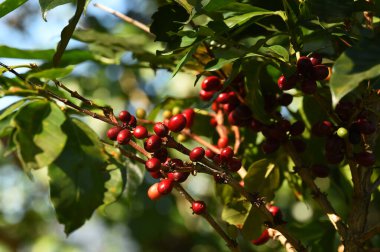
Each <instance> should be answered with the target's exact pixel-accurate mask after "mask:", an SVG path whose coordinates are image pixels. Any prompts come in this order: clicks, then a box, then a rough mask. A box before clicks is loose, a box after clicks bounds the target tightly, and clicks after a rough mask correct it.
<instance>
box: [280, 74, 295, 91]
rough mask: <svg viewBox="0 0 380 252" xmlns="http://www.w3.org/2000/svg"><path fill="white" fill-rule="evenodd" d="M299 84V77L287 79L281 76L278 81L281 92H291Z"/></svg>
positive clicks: (293, 76)
mask: <svg viewBox="0 0 380 252" xmlns="http://www.w3.org/2000/svg"><path fill="white" fill-rule="evenodd" d="M296 84H297V76H296V75H292V76H290V77H285V75H281V76H280V78H278V80H277V85H278V87H279V88H280V89H281V90H289V89H292V88H294V87H295V86H296Z"/></svg>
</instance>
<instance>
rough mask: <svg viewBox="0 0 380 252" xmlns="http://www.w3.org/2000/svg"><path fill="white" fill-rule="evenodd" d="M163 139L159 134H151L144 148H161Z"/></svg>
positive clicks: (153, 150) (151, 150)
mask: <svg viewBox="0 0 380 252" xmlns="http://www.w3.org/2000/svg"><path fill="white" fill-rule="evenodd" d="M161 145H162V140H161V138H160V137H159V136H157V135H153V136H150V137H149V138H148V139H147V140H145V142H144V149H145V150H146V151H149V152H155V151H157V150H159V149H160V148H161Z"/></svg>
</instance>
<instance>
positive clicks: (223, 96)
mask: <svg viewBox="0 0 380 252" xmlns="http://www.w3.org/2000/svg"><path fill="white" fill-rule="evenodd" d="M229 100H230V95H229V93H220V94H219V95H218V97H217V98H216V101H217V102H218V103H220V104H226V103H228V102H229Z"/></svg>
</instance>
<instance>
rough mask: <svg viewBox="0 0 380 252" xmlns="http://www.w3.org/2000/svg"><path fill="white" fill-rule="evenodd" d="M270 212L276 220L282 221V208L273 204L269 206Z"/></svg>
mask: <svg viewBox="0 0 380 252" xmlns="http://www.w3.org/2000/svg"><path fill="white" fill-rule="evenodd" d="M268 210H269V212H270V213H271V214H272V216H273V217H274V219H275V221H277V222H280V221H282V212H281V209H280V208H279V207H278V206H274V205H271V206H270V207H269V208H268Z"/></svg>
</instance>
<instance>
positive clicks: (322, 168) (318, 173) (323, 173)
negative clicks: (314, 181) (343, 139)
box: [310, 164, 329, 178]
mask: <svg viewBox="0 0 380 252" xmlns="http://www.w3.org/2000/svg"><path fill="white" fill-rule="evenodd" d="M310 168H311V172H312V174H313V175H314V176H315V177H318V178H327V177H328V176H329V167H328V166H326V165H323V164H313V165H312V166H311V167H310Z"/></svg>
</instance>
